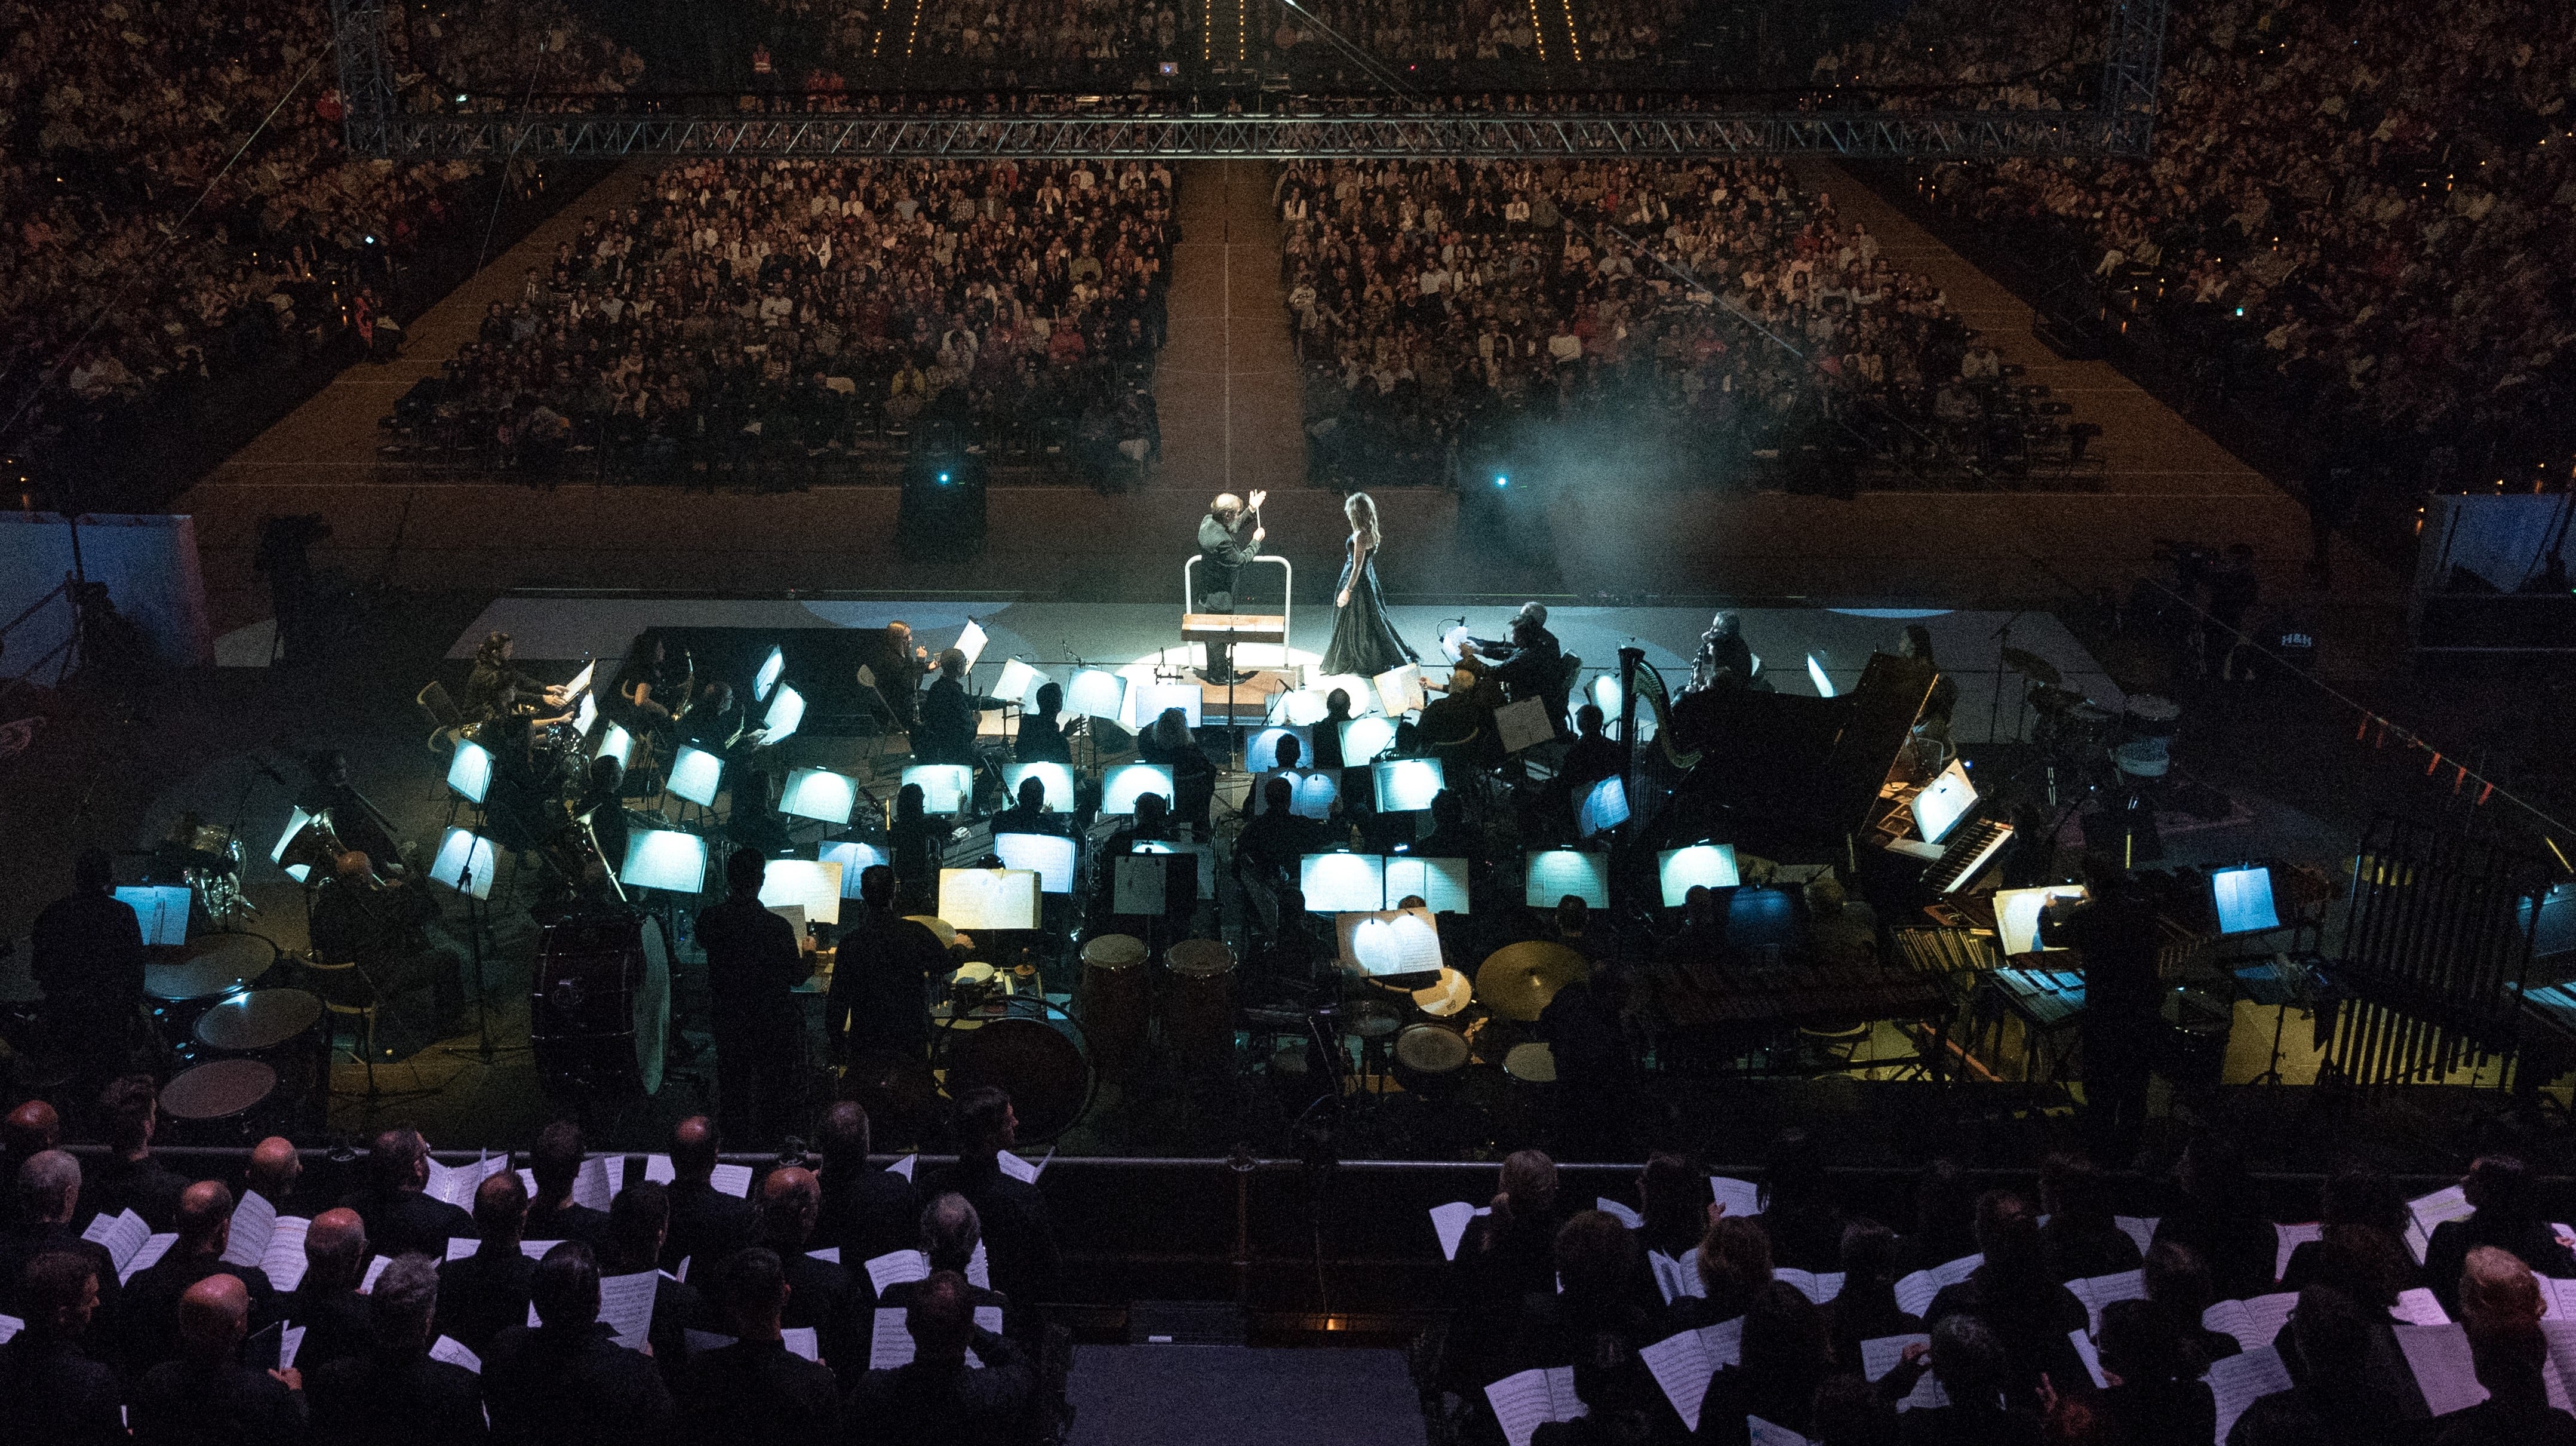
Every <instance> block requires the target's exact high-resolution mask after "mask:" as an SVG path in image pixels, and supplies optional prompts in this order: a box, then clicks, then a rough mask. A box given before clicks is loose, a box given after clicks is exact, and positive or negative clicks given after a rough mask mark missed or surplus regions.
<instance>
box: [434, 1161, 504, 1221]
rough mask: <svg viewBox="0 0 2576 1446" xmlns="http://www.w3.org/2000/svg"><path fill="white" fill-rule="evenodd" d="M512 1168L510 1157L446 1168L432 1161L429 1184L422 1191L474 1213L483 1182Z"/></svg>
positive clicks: (446, 1166) (447, 1166)
mask: <svg viewBox="0 0 2576 1446" xmlns="http://www.w3.org/2000/svg"><path fill="white" fill-rule="evenodd" d="M508 1168H510V1157H509V1156H507V1155H502V1156H500V1157H498V1158H497V1159H495V1158H487V1159H482V1160H477V1161H475V1162H474V1163H473V1164H471V1165H442V1164H440V1163H438V1162H437V1161H436V1160H432V1161H430V1162H429V1183H428V1184H427V1185H425V1186H423V1187H422V1190H423V1192H424V1193H426V1194H428V1195H429V1196H431V1197H432V1198H434V1199H439V1200H444V1201H446V1202H447V1203H448V1204H450V1205H453V1206H455V1207H456V1208H457V1209H459V1210H464V1211H467V1212H469V1213H470V1212H471V1211H472V1210H473V1209H474V1192H475V1191H476V1190H477V1189H480V1188H481V1187H482V1184H483V1181H484V1180H485V1179H486V1178H488V1177H490V1176H493V1175H497V1174H500V1173H501V1172H502V1171H504V1170H506V1169H508Z"/></svg>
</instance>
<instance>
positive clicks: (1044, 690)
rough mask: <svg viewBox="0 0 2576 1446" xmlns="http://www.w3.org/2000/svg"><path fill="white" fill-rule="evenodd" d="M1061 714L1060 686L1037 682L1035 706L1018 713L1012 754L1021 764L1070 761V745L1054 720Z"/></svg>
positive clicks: (1068, 763) (1062, 701)
mask: <svg viewBox="0 0 2576 1446" xmlns="http://www.w3.org/2000/svg"><path fill="white" fill-rule="evenodd" d="M1063 713H1064V689H1062V688H1060V687H1058V686H1057V685H1055V684H1053V683H1041V684H1039V685H1038V696H1037V706H1036V707H1035V708H1032V709H1030V710H1029V711H1027V712H1025V713H1022V714H1021V715H1020V736H1019V738H1018V740H1017V742H1016V745H1015V747H1014V748H1013V756H1014V757H1016V758H1018V759H1019V761H1020V762H1022V763H1061V764H1064V765H1066V766H1068V767H1070V766H1071V765H1072V763H1073V745H1072V744H1071V743H1070V742H1068V741H1066V739H1065V736H1064V726H1063V725H1062V724H1060V723H1058V722H1057V721H1056V719H1057V718H1058V717H1060V716H1062V715H1063Z"/></svg>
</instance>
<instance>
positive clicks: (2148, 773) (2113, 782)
mask: <svg viewBox="0 0 2576 1446" xmlns="http://www.w3.org/2000/svg"><path fill="white" fill-rule="evenodd" d="M2003 662H2004V666H2005V667H2006V668H2008V669H2010V670H2012V671H2013V672H2016V673H2019V674H2020V675H2021V676H2022V677H2023V678H2024V679H2026V680H2027V682H2026V685H2025V690H2024V692H2023V695H2022V696H2023V701H2024V702H2025V703H2027V704H2028V705H2029V706H2030V708H2031V709H2032V710H2033V711H2034V712H2035V713H2036V714H2037V715H2038V720H2039V722H2038V726H2037V727H2036V728H2035V729H2034V730H2033V732H2032V737H2031V741H2032V742H2033V743H2034V744H2036V745H2037V747H2038V749H2039V754H2040V757H2041V758H2042V759H2043V760H2044V761H2045V763H2046V766H2047V768H2048V776H2049V784H2050V798H2051V801H2052V802H2053V801H2055V799H2056V796H2057V792H2058V785H2059V783H2060V780H2061V776H2062V775H2063V776H2068V777H2071V778H2072V779H2073V780H2075V781H2076V782H2077V784H2078V786H2080V787H2084V788H2095V787H2104V786H2110V787H2117V788H2119V789H2121V790H2123V791H2128V792H2135V791H2137V790H2139V789H2141V788H2145V787H2151V786H2152V785H2153V782H2154V780H2157V779H2161V778H2163V777H2164V776H2165V774H2166V772H2167V770H2169V769H2170V768H2171V767H2172V764H2173V743H2174V739H2175V737H2176V735H2177V734H2179V733H2180V731H2181V727H2182V706H2181V705H2180V704H2178V703H2176V702H2174V701H2173V700H2172V699H2170V698H2164V697H2159V696H2157V695H2155V694H2153V693H2132V694H2130V695H2129V697H2128V700H2127V702H2126V703H2125V704H2124V705H2123V707H2122V709H2121V711H2120V712H2118V713H2116V714H2115V713H2113V712H2112V711H2111V710H2110V709H2108V708H2105V707H2103V706H2102V705H2101V704H2099V703H2096V702H2094V701H2093V700H2092V699H2090V698H2088V697H2086V696H2084V695H2083V694H2082V693H2080V692H2077V691H2076V690H2075V689H2072V688H2069V687H2067V686H2066V679H2065V676H2064V675H2063V674H2061V673H2060V672H2059V671H2058V670H2057V668H2056V666H2055V665H2053V664H2051V663H2050V662H2049V661H2048V660H2047V659H2045V658H2042V657H2040V656H2039V655H2037V654H2036V653H2031V652H2027V651H2024V650H2023V649H2020V648H2006V649H2004V650H2003ZM2106 764H2107V765H2108V767H2107V770H2106V768H2105V765H2106Z"/></svg>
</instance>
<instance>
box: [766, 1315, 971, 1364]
mask: <svg viewBox="0 0 2576 1446" xmlns="http://www.w3.org/2000/svg"><path fill="white" fill-rule="evenodd" d="M872 1314H873V1315H874V1316H875V1317H876V1319H875V1320H874V1321H872V1322H870V1324H869V1330H868V1369H869V1370H871V1371H891V1370H895V1369H898V1368H900V1367H903V1366H908V1365H911V1364H912V1332H911V1331H910V1330H909V1329H907V1328H906V1327H905V1325H904V1312H902V1311H900V1310H896V1309H891V1308H887V1307H879V1308H878V1309H877V1310H875V1311H874V1312H872ZM975 1328H976V1329H978V1330H987V1331H991V1332H992V1333H993V1334H995V1335H1000V1334H1001V1333H1002V1308H1001V1307H1000V1306H997V1305H979V1306H977V1307H975ZM781 1334H784V1332H782V1333H781ZM806 1334H807V1335H809V1336H810V1335H812V1334H813V1332H812V1331H811V1330H808V1331H807V1332H806ZM790 1349H793V1347H790ZM800 1354H801V1353H800ZM805 1359H807V1360H809V1361H810V1360H815V1359H817V1357H815V1356H806V1357H805ZM966 1364H967V1365H968V1366H969V1367H971V1368H973V1369H975V1370H979V1371H980V1370H982V1369H983V1368H984V1362H983V1359H982V1358H981V1357H979V1356H977V1355H976V1354H975V1349H974V1347H972V1346H969V1347H967V1348H966Z"/></svg>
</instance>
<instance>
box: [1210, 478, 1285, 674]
mask: <svg viewBox="0 0 2576 1446" xmlns="http://www.w3.org/2000/svg"><path fill="white" fill-rule="evenodd" d="M1269 496H1270V494H1269V493H1267V492H1263V491H1260V490H1258V489H1256V490H1255V491H1254V492H1253V494H1252V503H1251V506H1250V508H1249V510H1247V509H1246V507H1245V505H1244V501H1243V499H1242V498H1240V497H1237V496H1235V495H1234V494H1233V493H1231V492H1220V493H1218V494H1217V498H1216V500H1215V501H1214V502H1211V503H1209V504H1208V512H1207V516H1205V517H1202V518H1200V519H1199V567H1198V570H1197V572H1196V573H1195V574H1194V576H1195V577H1196V579H1197V594H1198V595H1197V596H1196V597H1193V598H1192V599H1190V606H1191V607H1193V608H1195V609H1196V610H1198V611H1200V612H1208V613H1230V612H1232V611H1234V592H1235V583H1236V581H1237V579H1238V577H1239V576H1240V574H1241V573H1242V570H1243V565H1244V564H1245V563H1247V562H1250V561H1251V560H1252V559H1253V558H1254V557H1256V556H1258V555H1259V554H1260V552H1261V539H1262V538H1263V537H1265V536H1267V535H1268V532H1267V530H1266V529H1264V528H1263V527H1262V525H1261V504H1262V502H1263V501H1264V500H1266V499H1267V498H1268V497H1269ZM1199 676H1200V677H1202V678H1204V679H1206V680H1207V681H1209V682H1211V683H1218V684H1223V683H1230V682H1234V681H1237V677H1238V675H1237V674H1236V673H1235V671H1234V644H1232V643H1210V644H1208V665H1207V666H1206V667H1205V668H1202V669H1200V670H1199Z"/></svg>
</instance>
